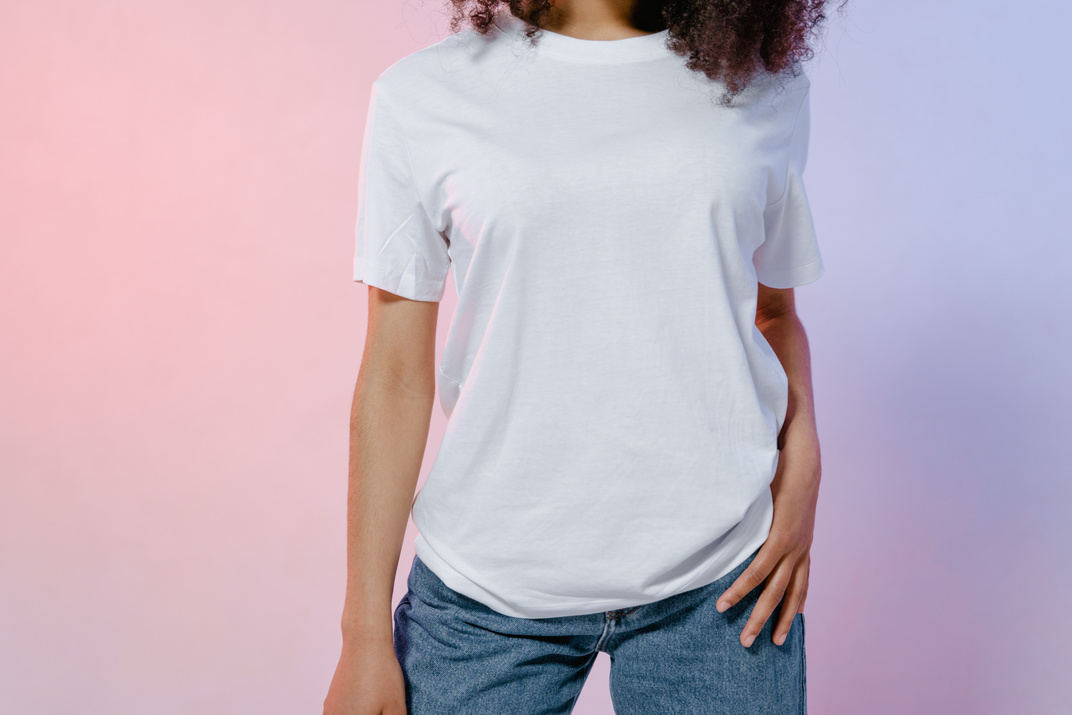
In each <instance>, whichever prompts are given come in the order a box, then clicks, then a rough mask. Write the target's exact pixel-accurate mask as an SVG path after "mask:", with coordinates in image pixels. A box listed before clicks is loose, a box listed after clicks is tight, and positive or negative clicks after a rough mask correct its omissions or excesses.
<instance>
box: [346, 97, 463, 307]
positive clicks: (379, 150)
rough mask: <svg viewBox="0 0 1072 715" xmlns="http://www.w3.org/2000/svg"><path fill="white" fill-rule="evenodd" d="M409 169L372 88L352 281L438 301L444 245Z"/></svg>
mask: <svg viewBox="0 0 1072 715" xmlns="http://www.w3.org/2000/svg"><path fill="white" fill-rule="evenodd" d="M412 166H413V165H412V161H411V157H410V154H409V146H408V145H407V143H406V137H405V135H404V134H403V132H402V128H401V127H400V125H399V123H398V121H397V119H396V116H395V115H394V114H393V112H392V110H391V109H390V108H389V107H388V105H387V104H386V103H385V102H384V101H382V100H381V98H380V95H379V93H378V89H377V87H376V85H375V84H373V90H372V94H371V98H370V101H369V109H368V116H367V119H366V122H365V134H364V138H363V141H362V147H361V167H360V172H359V173H360V177H359V179H358V208H357V234H356V244H355V250H354V266H353V267H354V280H355V281H357V282H359V283H364V284H366V285H370V286H375V287H377V288H382V289H383V290H386V291H389V292H391V293H394V294H396V295H400V296H402V297H404V298H409V299H411V300H424V301H439V300H441V299H442V298H443V294H444V291H445V290H446V281H447V272H448V269H449V268H450V257H449V254H448V252H447V248H448V245H449V242H448V240H447V238H446V237H445V236H443V235H442V234H440V233H439V232H438V231H437V230H436V229H435V227H434V226H433V225H432V223H431V220H430V219H429V217H428V213H427V212H426V211H425V207H424V206H423V205H422V203H421V199H420V194H419V193H418V190H417V187H416V185H415V184H414V178H413V170H412Z"/></svg>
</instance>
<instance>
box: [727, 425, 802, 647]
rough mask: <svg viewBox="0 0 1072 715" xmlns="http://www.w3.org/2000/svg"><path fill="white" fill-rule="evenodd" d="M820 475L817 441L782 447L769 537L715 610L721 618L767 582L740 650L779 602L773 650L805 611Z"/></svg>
mask: <svg viewBox="0 0 1072 715" xmlns="http://www.w3.org/2000/svg"><path fill="white" fill-rule="evenodd" d="M819 475H820V468H819V451H818V443H817V442H815V443H814V444H812V443H796V444H794V445H793V446H792V447H790V445H789V444H787V445H786V446H785V447H783V448H782V453H781V454H780V455H779V458H778V469H777V471H776V473H775V475H774V480H773V481H772V482H771V485H770V489H771V494H772V496H773V499H774V519H773V521H772V523H771V529H770V534H769V535H768V536H767V540H766V541H765V542H763V546H761V547H760V549H759V552H758V553H756V557H755V558H754V559H752V562H751V563H750V564H749V565H748V568H747V569H745V571H744V572H743V573H742V574H741V575H740V576H739V577H738V578H737V580H736V581H734V582H733V584H732V585H731V586H730V587H729V588H727V589H726V590H725V591H724V592H723V593H722V595H721V596H720V597H719V601H718V604H717V606H716V608H717V609H718V611H719V612H720V613H721V612H723V611H725V610H726V609H728V608H730V607H731V606H733V605H734V604H735V603H737V602H738V601H739V600H741V599H742V598H743V597H744V596H745V595H747V594H749V593H751V592H752V589H754V588H755V587H756V586H759V585H760V584H762V583H764V582H766V586H765V587H764V589H763V592H762V593H761V594H760V596H759V599H758V600H757V601H756V604H755V606H753V607H752V613H751V615H750V617H749V619H748V622H747V623H746V624H745V626H744V630H743V631H742V632H741V645H743V646H744V647H745V648H748V647H749V646H751V645H752V642H753V641H754V640H755V638H756V636H757V635H758V634H759V632H760V631H762V630H763V626H764V625H765V624H766V622H767V619H768V618H770V616H771V614H772V613H773V612H774V609H775V608H776V607H777V606H778V603H779V602H781V603H782V609H781V612H780V614H779V618H778V622H777V623H776V624H775V626H774V627H773V628H772V629H771V631H772V632H771V636H772V640H773V642H774V643H775V645H782V644H783V643H784V642H785V639H786V637H787V636H788V635H789V626H790V625H791V624H792V623H793V619H794V618H795V617H796V614H797V613H803V612H804V601H805V599H806V598H807V596H808V571H809V569H810V567H811V553H810V552H811V542H812V537H813V534H814V531H815V505H816V502H817V500H818V496H819Z"/></svg>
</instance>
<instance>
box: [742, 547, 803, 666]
mask: <svg viewBox="0 0 1072 715" xmlns="http://www.w3.org/2000/svg"><path fill="white" fill-rule="evenodd" d="M793 563H794V562H793V561H792V560H790V559H786V560H784V561H782V562H781V563H779V564H778V567H777V568H775V570H774V572H773V573H772V574H771V576H770V578H769V579H768V581H767V585H766V587H765V588H764V589H763V592H762V593H761V594H759V599H758V600H757V601H756V604H755V605H754V606H752V613H751V615H749V617H748V622H747V623H745V625H744V630H742V631H741V645H743V646H744V647H745V648H748V647H750V646H751V645H752V642H753V641H754V640H755V639H756V636H758V635H759V632H760V631H762V630H763V626H764V625H766V623H767V619H768V618H770V615H771V614H772V613H773V612H774V609H775V608H777V606H778V603H779V602H780V601H781V600H782V595H783V594H784V593H785V589H786V586H788V585H789V579H790V577H792V575H793Z"/></svg>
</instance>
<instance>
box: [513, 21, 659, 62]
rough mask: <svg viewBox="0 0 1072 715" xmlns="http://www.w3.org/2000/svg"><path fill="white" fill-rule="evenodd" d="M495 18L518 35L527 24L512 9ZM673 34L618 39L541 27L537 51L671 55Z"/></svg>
mask: <svg viewBox="0 0 1072 715" xmlns="http://www.w3.org/2000/svg"><path fill="white" fill-rule="evenodd" d="M493 22H494V23H495V25H496V26H497V27H498V28H499V29H500V30H502V31H504V32H507V33H512V34H513V35H514V37H515V38H518V37H519V36H521V35H522V33H523V31H524V28H525V27H526V26H527V25H526V23H525V21H524V20H522V19H521V18H519V17H517V16H515V15H513V14H512V13H509V12H503V13H498V14H497V15H496V16H495V18H494V20H493ZM669 34H670V30H669V29H665V30H660V31H659V32H654V33H651V34H647V35H637V36H635V37H624V38H621V39H618V40H584V39H581V38H579V37H571V36H570V35H563V34H561V33H558V32H552V31H551V30H548V29H546V28H540V30H539V31H538V32H537V34H536V37H535V40H536V48H535V49H536V51H537V52H546V53H547V54H551V55H555V56H557V57H564V58H569V59H573V60H581V61H587V62H629V61H633V60H643V59H652V58H656V57H660V56H665V55H667V54H668V53H669V50H668V49H667V48H666V38H667V36H668V35H669ZM525 41H526V42H528V39H527V38H525Z"/></svg>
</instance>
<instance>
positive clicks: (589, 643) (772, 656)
mask: <svg viewBox="0 0 1072 715" xmlns="http://www.w3.org/2000/svg"><path fill="white" fill-rule="evenodd" d="M756 552H758V549H757V550H756ZM756 552H753V553H752V554H751V555H750V556H749V557H748V558H747V559H746V560H745V561H744V562H743V563H742V564H740V565H739V566H738V567H737V568H735V569H734V570H733V571H731V572H730V573H728V574H726V575H725V576H723V577H722V578H720V579H719V580H717V581H715V582H713V583H710V584H708V585H706V586H701V587H700V588H695V589H692V590H690V591H685V592H684V593H679V594H676V595H674V596H669V597H667V598H664V599H662V600H659V601H654V602H652V603H647V604H644V605H640V606H634V607H632V608H623V609H619V610H615V611H603V612H598V613H590V614H584V615H579V616H563V617H556V618H535V619H528V618H514V617H512V616H507V615H504V614H502V613H499V612H498V611H494V610H492V609H490V608H488V607H487V606H485V605H484V604H482V603H480V602H479V601H476V600H474V599H472V598H469V597H468V596H464V595H462V594H460V593H458V592H456V591H454V590H453V589H451V588H449V587H448V586H447V585H446V584H445V583H443V581H441V580H440V579H439V577H438V576H436V575H435V573H433V572H432V570H431V569H429V568H428V566H427V565H426V564H425V563H424V562H423V561H421V560H420V559H419V558H418V557H416V556H414V559H413V565H412V568H411V569H410V573H409V579H408V585H409V590H408V591H407V593H406V595H405V596H403V598H402V600H401V601H399V603H398V606H397V607H396V608H395V612H394V645H395V653H396V654H397V656H398V661H399V663H400V664H401V666H402V673H403V676H404V678H405V683H406V708H407V711H408V713H409V714H410V715H551V714H552V713H570V712H572V710H573V706H574V704H575V703H576V701H577V696H578V695H580V692H581V687H582V686H583V685H584V681H585V679H586V678H587V677H588V672H589V670H590V669H591V668H592V663H594V662H595V659H596V655H597V654H598V653H599V651H604V652H605V653H607V655H609V656H610V695H611V701H612V702H613V704H614V712H615V713H616V715H656V714H658V715H663V714H664V713H688V714H689V715H701V714H702V715H708V714H711V715H713V714H715V713H726V714H728V715H729V714H732V715H760V714H763V715H806V714H807V689H806V688H807V684H806V678H805V655H804V614H802V613H798V614H796V615H795V616H794V619H793V623H792V625H791V627H790V629H789V635H788V636H787V637H786V639H785V643H783V644H782V645H780V646H778V645H775V644H774V643H773V642H772V641H771V629H772V628H773V624H774V622H776V620H777V618H778V615H779V612H780V607H779V608H776V609H775V610H774V613H773V614H772V615H771V617H770V618H769V619H767V623H766V624H765V625H764V626H763V630H762V632H761V633H760V634H759V635H758V636H756V639H755V641H754V642H753V643H752V645H751V647H749V648H745V647H744V646H743V645H741V642H740V636H741V631H742V630H743V629H744V625H745V623H746V622H747V621H748V617H749V615H750V614H751V612H752V607H753V606H754V605H755V603H756V600H757V599H758V598H759V594H760V592H761V591H762V588H763V587H762V586H759V587H756V588H754V589H753V590H752V592H751V593H749V594H748V595H747V596H745V597H744V598H743V599H741V600H740V601H739V602H737V603H736V604H734V606H733V607H732V608H730V609H728V610H727V611H726V612H725V613H719V612H718V611H716V610H715V601H716V600H717V599H718V597H719V596H720V595H721V594H722V592H723V591H725V590H726V589H727V588H728V587H729V586H730V584H732V583H733V582H734V581H735V580H736V579H737V577H738V576H740V575H741V573H743V572H744V570H745V568H747V567H748V564H749V563H751V562H752V559H754V558H755V556H756Z"/></svg>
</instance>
